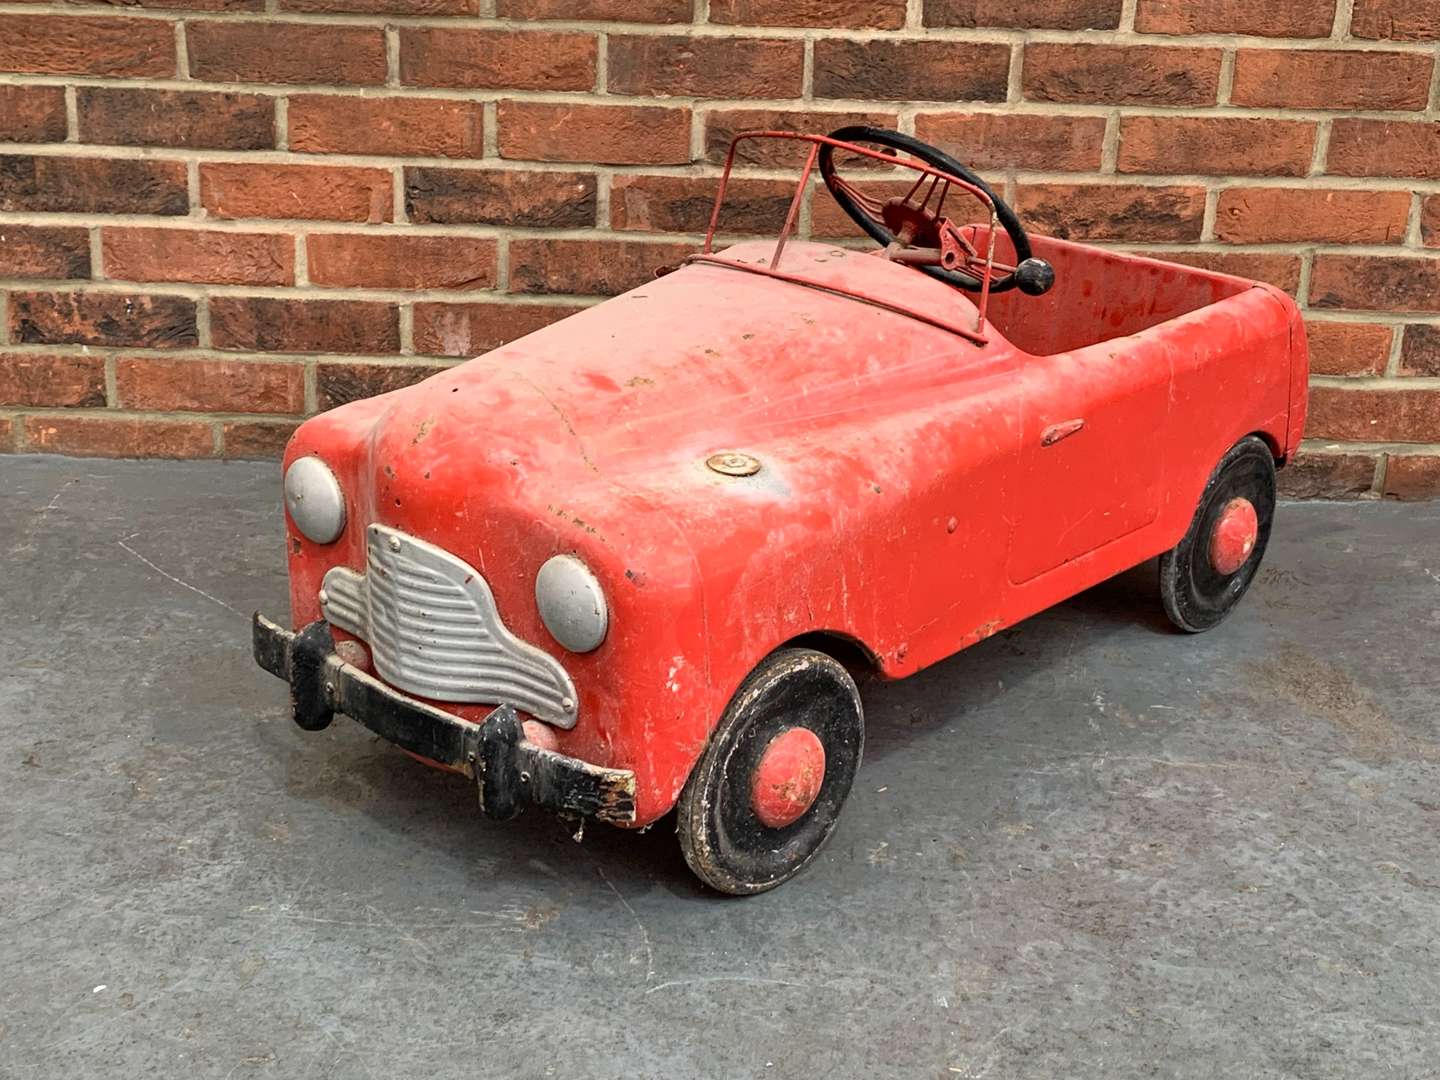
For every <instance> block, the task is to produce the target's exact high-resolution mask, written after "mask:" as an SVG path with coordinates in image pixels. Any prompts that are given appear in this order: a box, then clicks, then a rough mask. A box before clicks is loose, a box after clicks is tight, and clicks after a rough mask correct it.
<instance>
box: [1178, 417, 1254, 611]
mask: <svg viewBox="0 0 1440 1080" xmlns="http://www.w3.org/2000/svg"><path fill="white" fill-rule="evenodd" d="M1274 516H1275V458H1274V457H1273V456H1272V455H1271V453H1270V448H1269V447H1268V446H1266V445H1265V441H1264V440H1263V439H1260V438H1257V437H1255V436H1254V435H1251V436H1248V437H1247V438H1244V439H1241V440H1240V441H1239V442H1238V443H1236V444H1235V445H1234V446H1232V447H1231V448H1230V449H1229V450H1228V451H1227V452H1226V454H1225V456H1224V457H1223V458H1221V459H1220V464H1219V465H1217V466H1215V471H1214V472H1212V473H1211V474H1210V480H1209V482H1207V483H1206V485H1205V491H1204V494H1202V495H1201V496H1200V505H1199V506H1197V507H1196V508H1195V517H1194V518H1193V519H1192V520H1191V522H1190V528H1189V529H1188V530H1187V531H1186V533H1185V536H1184V537H1183V538H1182V539H1181V541H1180V543H1178V544H1176V545H1175V547H1173V548H1171V549H1170V550H1169V551H1167V552H1166V553H1165V554H1164V555H1161V556H1160V598H1161V601H1162V602H1163V603H1164V605H1165V614H1166V615H1168V616H1169V617H1170V621H1171V622H1173V623H1174V624H1175V625H1176V626H1178V627H1179V628H1180V629H1181V630H1185V631H1188V632H1189V633H1192V634H1198V633H1200V632H1201V631H1202V630H1209V629H1210V628H1211V627H1213V626H1216V625H1217V624H1219V622H1220V621H1221V620H1222V619H1224V618H1225V616H1227V615H1229V614H1230V612H1231V611H1232V610H1234V607H1235V605H1236V604H1238V603H1239V602H1240V598H1241V597H1242V596H1244V595H1245V591H1246V590H1247V589H1248V588H1250V584H1251V582H1253V581H1254V580H1255V574H1256V572H1257V571H1258V570H1259V569H1260V560H1261V559H1262V558H1264V556H1265V545H1266V544H1267V543H1268V542H1269V540H1270V524H1271V521H1272V520H1273V518H1274Z"/></svg>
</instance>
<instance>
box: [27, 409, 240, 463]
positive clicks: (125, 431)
mask: <svg viewBox="0 0 1440 1080" xmlns="http://www.w3.org/2000/svg"><path fill="white" fill-rule="evenodd" d="M25 443H26V448H27V449H30V450H42V451H44V452H46V453H50V454H71V455H73V456H75V457H105V458H202V457H211V456H213V455H214V453H215V436H214V434H213V432H212V430H211V427H210V425H209V424H207V423H204V422H203V421H195V420H136V419H130V418H126V417H109V416H107V417H93V416H84V417H81V416H32V417H29V418H28V419H27V420H26V421H25Z"/></svg>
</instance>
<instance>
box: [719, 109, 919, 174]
mask: <svg viewBox="0 0 1440 1080" xmlns="http://www.w3.org/2000/svg"><path fill="white" fill-rule="evenodd" d="M898 122H899V120H898V117H897V115H896V114H895V113H894V112H887V111H883V110H877V111H875V112H865V113H854V112H812V111H810V110H805V111H800V110H795V109H717V110H716V111H714V112H710V113H706V114H705V157H706V160H708V161H711V162H714V163H716V164H719V163H720V162H723V161H724V160H725V154H726V153H727V152H728V151H729V149H730V141H731V140H732V139H733V138H734V137H735V136H736V135H738V134H740V132H742V131H815V132H820V133H822V134H828V133H829V132H831V131H837V130H839V129H840V128H843V127H852V126H854V125H856V124H862V125H865V126H867V127H881V128H894V127H895V125H896V124H897V123H898ZM809 149H810V148H809V147H808V146H807V145H806V144H804V143H800V142H795V141H793V140H788V139H749V140H747V141H745V142H743V143H741V144H740V146H739V147H738V148H737V150H736V154H735V163H736V164H737V165H761V166H765V167H766V168H790V167H794V166H797V165H801V164H803V163H804V161H805V154H806V153H807V152H808V150H809Z"/></svg>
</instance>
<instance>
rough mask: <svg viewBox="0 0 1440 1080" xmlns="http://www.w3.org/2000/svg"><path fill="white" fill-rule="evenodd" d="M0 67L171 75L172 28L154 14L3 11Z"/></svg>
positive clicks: (134, 76)
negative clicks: (116, 16)
mask: <svg viewBox="0 0 1440 1080" xmlns="http://www.w3.org/2000/svg"><path fill="white" fill-rule="evenodd" d="M4 21H5V32H4V33H3V34H0V71H19V72H26V73H29V74H37V75H111V76H116V77H120V78H129V79H146V78H162V79H163V78H170V77H173V76H174V75H175V30H174V27H173V26H172V25H171V24H170V23H168V22H165V21H163V20H159V19H114V18H103V17H95V18H76V17H73V16H68V15H14V14H10V15H6V16H5V19H4Z"/></svg>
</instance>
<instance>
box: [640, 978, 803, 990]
mask: <svg viewBox="0 0 1440 1080" xmlns="http://www.w3.org/2000/svg"><path fill="white" fill-rule="evenodd" d="M726 982H730V983H748V984H753V985H756V986H795V987H798V988H800V989H801V990H814V989H815V987H814V986H812V985H810V984H809V983H798V982H790V981H789V980H788V979H762V978H760V977H759V976H757V975H702V976H699V977H697V978H694V979H671V980H669V981H668V982H662V983H656V984H655V985H654V986H652V987H650V988H649V989H647V990H646V991H645V993H647V994H653V993H655V991H657V990H669V989H670V988H671V987H675V986H702V985H704V984H706V983H726Z"/></svg>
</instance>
